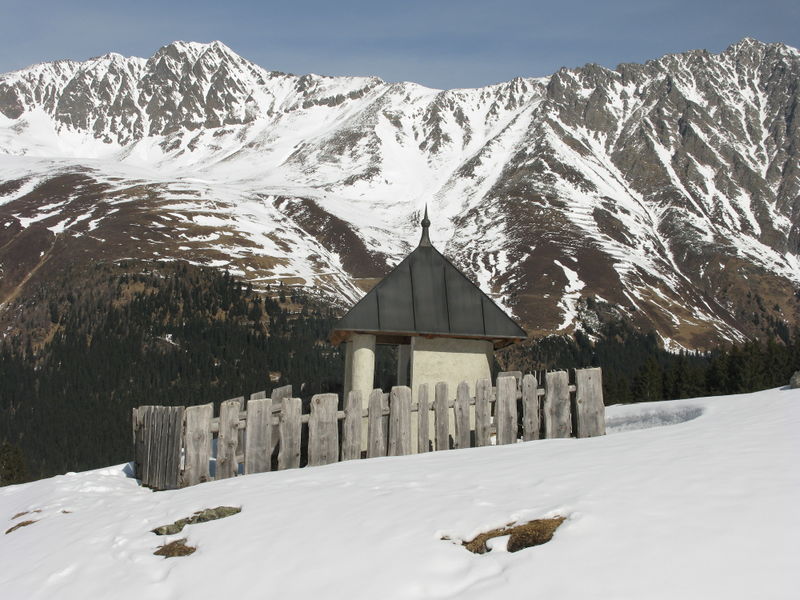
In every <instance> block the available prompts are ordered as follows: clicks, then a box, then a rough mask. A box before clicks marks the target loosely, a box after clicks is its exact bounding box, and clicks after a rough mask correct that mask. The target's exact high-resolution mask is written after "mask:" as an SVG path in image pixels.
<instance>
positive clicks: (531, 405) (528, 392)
mask: <svg viewBox="0 0 800 600" xmlns="http://www.w3.org/2000/svg"><path fill="white" fill-rule="evenodd" d="M537 392H538V383H537V382H536V377H535V376H534V375H532V374H531V373H528V374H527V375H525V376H524V377H523V378H522V439H523V440H525V441H526V442H529V441H531V440H538V439H539V394H538V393H537Z"/></svg>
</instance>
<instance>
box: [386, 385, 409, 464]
mask: <svg viewBox="0 0 800 600" xmlns="http://www.w3.org/2000/svg"><path fill="white" fill-rule="evenodd" d="M389 410H390V414H389V452H388V454H389V456H405V455H406V454H411V388H409V387H407V386H405V385H398V386H394V387H393V388H392V396H391V401H390V402H389Z"/></svg>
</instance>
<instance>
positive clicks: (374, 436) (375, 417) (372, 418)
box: [367, 390, 386, 458]
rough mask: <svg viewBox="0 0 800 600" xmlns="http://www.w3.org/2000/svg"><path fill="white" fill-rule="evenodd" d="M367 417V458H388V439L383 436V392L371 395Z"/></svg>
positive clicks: (379, 391)
mask: <svg viewBox="0 0 800 600" xmlns="http://www.w3.org/2000/svg"><path fill="white" fill-rule="evenodd" d="M368 411H369V415H368V417H367V457H368V458H375V457H378V456H386V438H385V437H384V434H383V392H382V391H381V390H372V392H370V395H369V408H368Z"/></svg>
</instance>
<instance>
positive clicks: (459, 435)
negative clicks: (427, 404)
mask: <svg viewBox="0 0 800 600" xmlns="http://www.w3.org/2000/svg"><path fill="white" fill-rule="evenodd" d="M453 419H454V420H455V436H454V437H453V447H454V448H469V446H470V443H469V433H470V427H469V384H468V383H467V382H466V381H462V382H461V383H459V384H458V388H457V389H456V399H455V402H454V403H453Z"/></svg>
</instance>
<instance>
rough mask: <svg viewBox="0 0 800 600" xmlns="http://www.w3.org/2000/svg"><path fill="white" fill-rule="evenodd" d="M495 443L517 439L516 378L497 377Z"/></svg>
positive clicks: (507, 442)
mask: <svg viewBox="0 0 800 600" xmlns="http://www.w3.org/2000/svg"><path fill="white" fill-rule="evenodd" d="M495 424H496V425H497V445H498V446H500V445H503V444H513V443H515V442H516V441H517V379H516V378H515V377H498V378H497V407H496V409H495Z"/></svg>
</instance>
